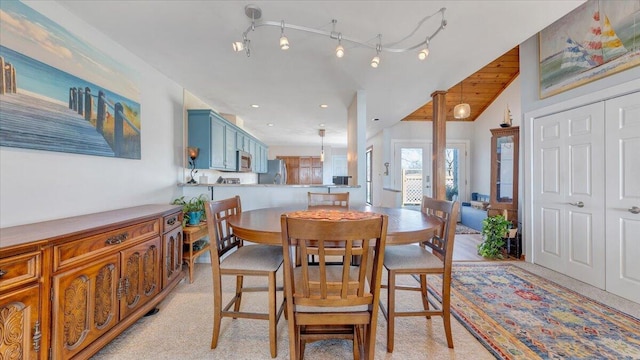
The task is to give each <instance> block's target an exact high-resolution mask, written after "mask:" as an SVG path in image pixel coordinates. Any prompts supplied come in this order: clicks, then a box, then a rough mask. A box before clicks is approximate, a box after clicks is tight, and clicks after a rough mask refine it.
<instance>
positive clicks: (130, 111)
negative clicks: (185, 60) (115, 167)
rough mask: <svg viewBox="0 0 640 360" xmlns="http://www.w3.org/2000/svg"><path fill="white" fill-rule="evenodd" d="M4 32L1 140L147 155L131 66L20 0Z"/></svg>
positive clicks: (0, 19) (11, 5)
mask: <svg viewBox="0 0 640 360" xmlns="http://www.w3.org/2000/svg"><path fill="white" fill-rule="evenodd" d="M0 34H2V36H0V66H1V69H2V71H0V146H6V147H16V148H27V149H36V150H44V151H57V152H67V153H76V154H89V155H97V156H108V157H117V158H126V159H140V157H141V150H140V149H141V144H140V134H141V126H140V103H139V98H140V94H139V91H138V87H137V84H138V83H139V81H138V79H137V76H136V74H135V73H134V72H133V71H132V70H131V69H130V68H128V67H126V66H124V65H122V64H121V63H119V62H118V61H116V60H114V59H113V58H112V57H110V56H109V55H108V54H105V53H104V52H102V51H100V50H98V49H96V48H95V47H94V46H93V45H92V44H90V43H88V42H86V41H84V40H82V39H81V38H80V37H78V36H76V35H74V34H71V33H70V32H69V31H67V30H66V29H65V28H63V27H62V26H60V25H58V24H57V23H55V22H53V21H51V20H50V19H49V18H47V17H45V16H43V15H42V14H40V13H38V12H37V11H35V10H33V9H31V8H30V7H28V6H27V5H25V4H23V3H22V2H19V1H1V2H0Z"/></svg>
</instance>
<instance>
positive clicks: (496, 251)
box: [478, 215, 511, 259]
mask: <svg viewBox="0 0 640 360" xmlns="http://www.w3.org/2000/svg"><path fill="white" fill-rule="evenodd" d="M510 227H511V222H510V221H509V220H507V219H505V218H504V216H502V215H496V216H491V217H488V218H486V219H484V220H482V232H481V233H482V238H483V239H484V241H483V242H482V243H480V244H479V245H478V254H479V255H482V256H483V257H487V258H491V259H502V258H503V257H504V255H503V248H504V245H505V240H504V238H505V236H506V235H507V231H508V230H509V228H510Z"/></svg>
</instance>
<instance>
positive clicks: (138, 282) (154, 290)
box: [120, 237, 160, 319]
mask: <svg viewBox="0 0 640 360" xmlns="http://www.w3.org/2000/svg"><path fill="white" fill-rule="evenodd" d="M121 254H122V256H121V261H122V263H121V266H122V274H121V278H122V279H121V280H120V282H121V284H120V285H121V288H122V298H121V300H120V319H123V318H125V317H127V316H128V315H129V314H130V313H132V312H134V311H135V310H136V309H138V308H139V307H140V306H142V305H144V304H146V303H147V302H148V301H149V300H151V299H152V298H153V297H154V296H156V294H158V292H159V291H160V237H155V238H153V239H151V240H148V241H145V242H143V243H141V244H138V245H136V246H133V247H131V248H128V249H126V250H123V251H122V252H121Z"/></svg>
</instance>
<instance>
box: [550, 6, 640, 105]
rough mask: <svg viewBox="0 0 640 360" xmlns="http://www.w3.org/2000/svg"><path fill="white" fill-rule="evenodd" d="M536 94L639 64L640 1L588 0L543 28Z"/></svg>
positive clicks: (579, 84) (560, 89)
mask: <svg viewBox="0 0 640 360" xmlns="http://www.w3.org/2000/svg"><path fill="white" fill-rule="evenodd" d="M538 39H539V44H540V98H541V99H544V98H546V97H549V96H552V95H556V94H559V93H561V92H563V91H567V90H569V89H573V88H575V87H578V86H581V85H584V84H587V83H589V82H591V81H594V80H597V79H601V78H603V77H605V76H609V75H611V74H614V73H618V72H620V71H624V70H627V69H630V68H632V67H634V66H638V65H640V0H625V1H608V0H589V1H587V2H585V3H584V4H582V5H581V6H580V7H578V8H576V9H575V10H573V11H572V12H570V13H569V14H567V15H565V16H564V17H563V18H561V19H559V20H558V21H556V22H555V23H553V24H551V25H549V26H548V27H547V28H545V29H544V30H542V31H541V32H540V33H539V36H538Z"/></svg>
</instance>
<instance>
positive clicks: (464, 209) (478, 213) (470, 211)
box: [460, 193, 489, 231]
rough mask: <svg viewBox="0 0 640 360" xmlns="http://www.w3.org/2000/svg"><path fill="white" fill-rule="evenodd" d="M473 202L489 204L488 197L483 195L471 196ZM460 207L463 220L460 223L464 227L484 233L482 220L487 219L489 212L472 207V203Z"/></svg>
mask: <svg viewBox="0 0 640 360" xmlns="http://www.w3.org/2000/svg"><path fill="white" fill-rule="evenodd" d="M471 200H472V201H474V202H475V201H478V202H483V203H487V202H488V201H489V196H488V195H482V194H478V193H473V194H471ZM461 205H462V206H461V207H460V214H461V216H460V217H461V220H460V223H461V224H462V225H464V226H468V227H470V228H472V229H475V230H478V231H482V220H484V219H485V218H486V217H487V210H483V209H478V208H476V207H473V206H471V203H468V202H463V203H462V204H461Z"/></svg>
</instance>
